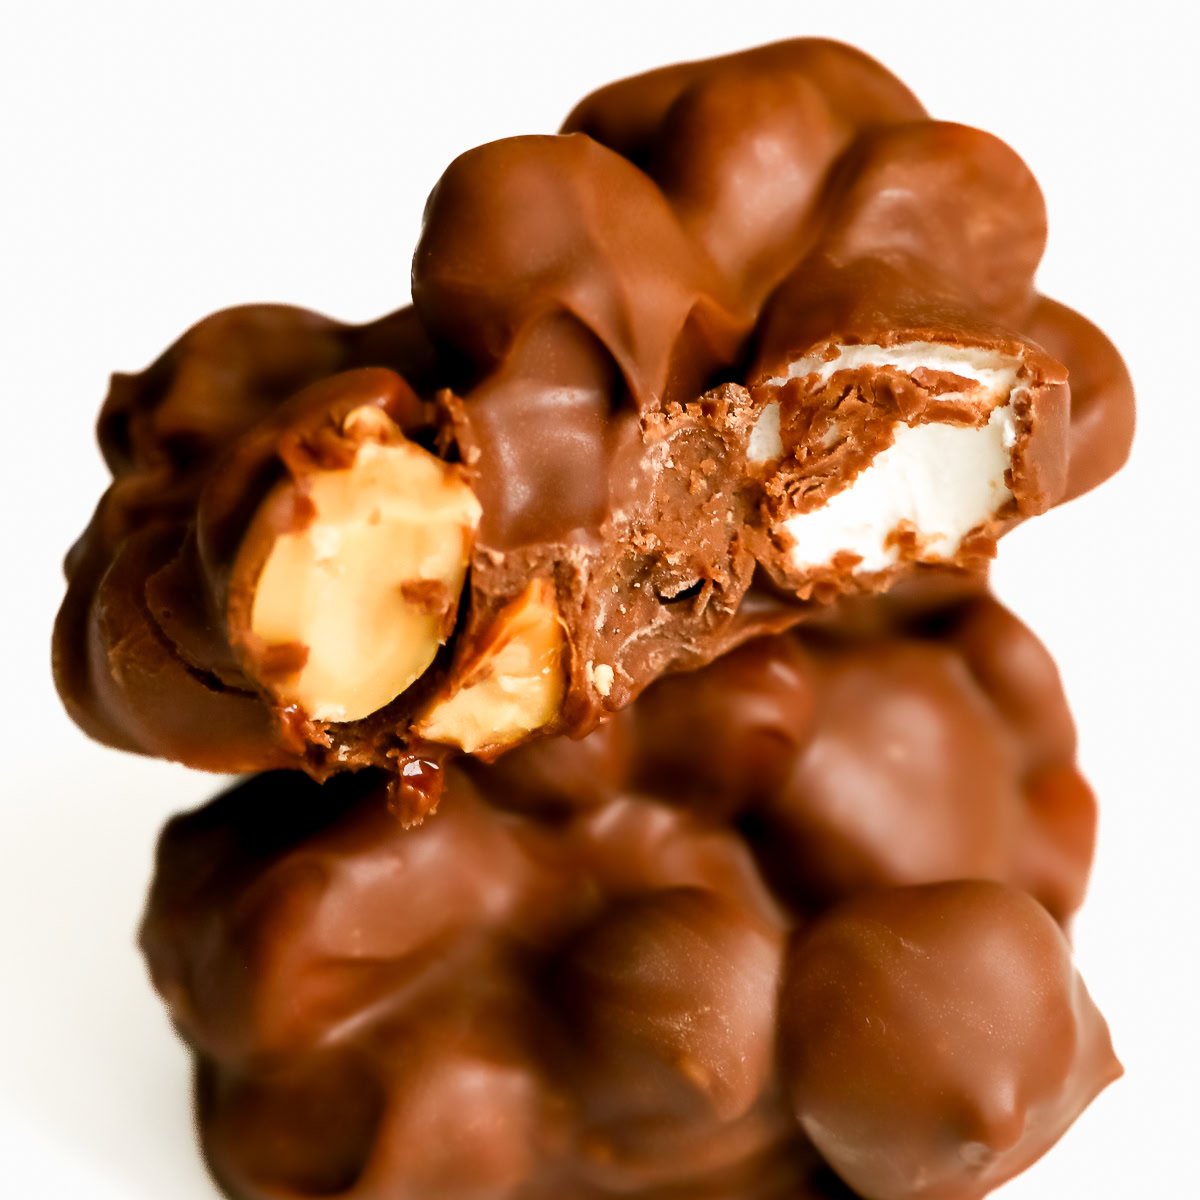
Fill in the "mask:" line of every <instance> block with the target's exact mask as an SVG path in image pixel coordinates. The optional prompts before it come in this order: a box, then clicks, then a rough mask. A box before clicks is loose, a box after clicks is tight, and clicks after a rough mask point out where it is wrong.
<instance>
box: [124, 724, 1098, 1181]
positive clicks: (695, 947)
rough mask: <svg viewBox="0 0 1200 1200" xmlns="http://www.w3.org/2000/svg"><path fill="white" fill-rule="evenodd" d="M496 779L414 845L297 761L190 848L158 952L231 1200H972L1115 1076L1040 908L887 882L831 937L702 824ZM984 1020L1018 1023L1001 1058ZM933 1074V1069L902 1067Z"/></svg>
mask: <svg viewBox="0 0 1200 1200" xmlns="http://www.w3.org/2000/svg"><path fill="white" fill-rule="evenodd" d="M637 711H638V707H637V706H635V708H634V710H633V712H634V713H635V714H636V712H637ZM550 744H552V743H550V742H537V743H531V745H530V746H529V747H528V748H527V749H526V750H525V751H522V752H519V753H520V754H523V755H526V756H528V755H530V754H533V753H535V752H536V751H538V750H540V749H542V748H543V747H545V746H547V745H550ZM508 757H509V758H513V757H517V756H516V755H511V756H508ZM505 761H507V759H506V760H505ZM473 774H474V775H475V777H476V778H475V779H474V781H472V780H471V779H469V778H468V777H467V776H466V775H465V774H464V773H462V772H461V771H459V770H458V769H457V768H453V767H452V768H450V770H449V772H448V777H447V788H446V791H447V794H446V798H445V805H444V811H443V812H442V813H440V814H439V815H438V816H437V817H436V818H435V819H432V820H430V821H427V822H425V823H424V824H423V825H422V826H421V827H419V828H417V829H408V830H406V829H404V828H402V826H401V825H400V823H399V822H398V821H397V820H396V819H395V817H394V815H393V814H392V813H391V812H390V811H389V806H388V803H387V789H386V781H385V777H384V776H382V775H380V774H378V773H373V772H363V773H360V774H358V775H354V776H345V775H344V776H340V777H338V778H337V779H335V780H332V781H330V782H328V783H326V784H325V785H323V786H321V785H317V784H314V783H313V782H311V781H310V780H309V779H307V778H306V777H305V776H303V775H301V774H297V773H274V774H267V775H261V776H258V777H256V778H254V779H252V780H250V781H249V782H247V783H245V784H242V785H241V786H240V787H238V788H235V789H234V790H232V791H231V792H229V793H227V794H226V795H224V796H222V797H220V798H219V799H218V800H216V801H214V802H213V803H211V804H209V805H208V806H207V807H205V808H203V809H200V810H198V811H197V812H195V813H191V814H188V815H186V816H183V817H179V818H176V819H175V820H174V821H172V822H171V824H170V825H169V826H168V827H167V829H166V831H165V832H164V834H163V837H162V840H161V842H160V846H159V852H158V863H157V872H156V876H155V881H154V884H153V886H152V889H151V893H150V898H149V903H148V907H147V912H146V917H145V920H144V924H143V928H142V938H141V941H142V947H143V950H144V952H145V954H146V958H147V961H148V964H149V967H150V971H151V975H152V978H153V981H154V984H155V986H156V988H157V989H158V991H159V992H160V994H161V995H162V997H163V999H164V1000H165V1002H166V1004H167V1006H168V1009H169V1011H170V1014H171V1017H172V1019H173V1021H174V1022H175V1025H176V1027H177V1028H178V1030H179V1032H180V1033H181V1035H182V1036H183V1037H184V1039H185V1040H186V1041H187V1043H188V1044H189V1046H190V1047H191V1048H192V1050H193V1052H194V1054H195V1057H196V1068H197V1073H196V1100H197V1113H198V1119H199V1129H200V1134H201V1139H202V1142H203V1146H204V1150H205V1153H206V1155H207V1157H208V1160H209V1163H210V1166H211V1168H212V1170H213V1173H214V1175H215V1177H216V1178H217V1180H218V1181H219V1182H220V1184H221V1185H222V1187H223V1188H224V1189H225V1190H226V1191H227V1192H228V1193H229V1194H230V1195H231V1196H234V1197H239V1198H241V1200H258V1198H260V1197H264V1198H265V1197H280V1196H284V1195H286V1196H289V1197H302V1196H318V1195H327V1194H332V1193H336V1194H338V1195H344V1196H347V1197H362V1198H364V1200H365V1198H367V1197H379V1196H387V1197H389V1198H390V1197H408V1196H411V1197H413V1198H414V1200H415V1198H417V1197H429V1196H444V1197H446V1200H452V1198H453V1200H457V1198H458V1197H462V1196H481V1197H483V1196H486V1197H519V1198H521V1200H525V1198H531V1200H543V1198H545V1200H550V1198H551V1197H557V1196H564V1195H566V1196H579V1197H584V1198H588V1200H590V1198H593V1197H595V1198H597V1200H598V1198H599V1197H605V1196H616V1195H622V1196H634V1197H638V1198H639V1200H667V1198H668V1197H673V1198H678V1200H683V1197H712V1198H713V1200H716V1198H718V1197H721V1198H728V1200H747V1198H748V1197H761V1198H762V1200H785V1198H787V1197H791V1198H792V1200H795V1197H801V1198H806V1197H811V1198H813V1200H816V1198H819V1197H828V1198H837V1197H851V1196H854V1195H860V1194H861V1195H864V1196H867V1197H876V1196H879V1197H891V1196H893V1195H897V1196H899V1195H910V1194H911V1195H918V1194H924V1193H919V1192H913V1191H904V1190H896V1186H897V1185H896V1184H895V1182H894V1179H893V1175H894V1174H895V1173H896V1172H899V1174H900V1177H901V1179H903V1178H906V1177H907V1176H906V1174H905V1173H906V1172H908V1171H910V1169H911V1170H912V1171H915V1172H919V1171H920V1170H922V1169H927V1170H928V1172H929V1173H930V1176H931V1178H933V1177H936V1178H937V1180H938V1184H939V1188H940V1189H941V1190H938V1191H936V1192H930V1193H929V1194H930V1195H931V1196H934V1195H936V1196H946V1197H955V1198H958V1197H960V1196H961V1197H963V1198H964V1200H967V1198H969V1197H975V1196H978V1195H982V1194H983V1191H984V1190H986V1188H985V1185H986V1186H993V1185H994V1184H996V1183H998V1182H1000V1180H1001V1179H1003V1178H1007V1177H1008V1175H1010V1174H1012V1173H1013V1172H1014V1171H1015V1170H1017V1169H1020V1167H1022V1166H1024V1165H1025V1164H1026V1163H1027V1162H1029V1161H1031V1160H1032V1158H1033V1157H1036V1155H1037V1154H1040V1153H1041V1152H1042V1151H1043V1150H1044V1149H1046V1148H1047V1146H1048V1145H1049V1144H1050V1143H1051V1142H1052V1141H1053V1140H1054V1139H1055V1138H1056V1137H1057V1136H1058V1135H1059V1134H1060V1133H1061V1132H1062V1130H1063V1129H1064V1128H1065V1127H1066V1125H1067V1124H1068V1123H1069V1121H1070V1120H1071V1119H1072V1118H1073V1117H1074V1116H1075V1115H1076V1114H1077V1112H1078V1111H1079V1110H1080V1109H1081V1108H1082V1107H1083V1106H1084V1105H1085V1104H1086V1102H1087V1101H1088V1100H1089V1099H1090V1098H1091V1096H1092V1095H1094V1093H1095V1092H1096V1091H1097V1090H1098V1089H1099V1087H1100V1086H1101V1085H1102V1084H1103V1083H1104V1082H1107V1081H1108V1080H1109V1079H1110V1078H1112V1077H1113V1074H1114V1072H1115V1071H1116V1067H1115V1063H1114V1060H1113V1059H1112V1058H1111V1051H1110V1050H1109V1048H1108V1043H1107V1035H1106V1033H1105V1031H1104V1028H1103V1024H1102V1022H1101V1021H1100V1018H1099V1017H1098V1015H1097V1014H1096V1013H1095V1011H1094V1009H1092V1008H1091V1006H1090V1002H1089V1001H1088V1000H1087V998H1086V993H1084V992H1083V991H1082V985H1080V984H1079V983H1078V981H1077V978H1076V977H1075V976H1074V975H1073V973H1072V972H1071V970H1070V964H1069V954H1068V951H1067V948H1066V943H1065V941H1063V939H1062V936H1061V934H1059V932H1058V931H1057V928H1056V927H1055V926H1054V924H1053V922H1052V920H1051V918H1050V917H1049V915H1047V914H1046V913H1045V912H1044V910H1043V909H1042V908H1041V907H1040V906H1039V905H1038V904H1037V903H1036V902H1035V901H1034V900H1033V899H1032V898H1028V897H1025V896H1024V895H1023V894H1020V893H1018V892H1017V891H1016V890H1014V889H1011V888H1008V887H1006V886H1003V885H999V884H987V883H970V884H965V883H954V884H946V885H936V886H930V887H919V888H904V889H893V890H884V891H878V890H874V891H870V892H868V893H867V894H866V895H865V898H864V899H862V900H856V899H851V900H849V901H845V902H843V903H841V904H839V905H835V906H834V907H833V908H831V909H827V910H825V912H824V913H823V914H822V915H820V916H817V917H816V918H815V919H814V918H813V917H812V916H810V915H807V913H802V912H800V911H799V910H798V909H793V910H792V911H791V912H790V913H789V912H788V911H787V910H785V909H781V908H780V907H779V906H777V904H776V903H775V902H774V901H773V900H772V899H771V898H770V896H769V894H768V892H767V890H766V888H765V887H764V886H763V882H762V880H761V879H760V878H759V876H758V874H757V872H756V870H755V866H754V862H753V858H752V856H751V855H750V853H749V851H748V848H747V847H746V846H745V845H744V844H743V843H742V842H741V840H740V839H739V838H738V837H737V836H736V834H734V833H733V832H732V831H731V830H729V829H727V828H722V827H721V826H719V825H715V824H712V823H710V822H708V821H706V820H704V819H702V818H699V817H697V816H694V815H691V814H688V813H685V812H682V811H680V809H679V808H678V807H675V808H668V807H665V806H663V805H662V804H660V803H658V802H657V801H655V800H652V799H649V798H647V797H645V796H644V795H642V794H638V793H637V792H635V791H631V790H629V789H628V788H613V789H612V790H611V791H610V792H609V794H608V797H607V800H606V801H605V802H604V803H602V804H600V805H599V806H595V805H592V806H590V807H589V806H584V807H580V808H578V809H576V810H575V811H574V812H566V811H563V810H560V811H558V812H556V813H555V812H549V811H543V812H541V813H540V815H530V814H531V813H534V812H536V811H537V810H538V808H539V806H540V804H541V801H534V802H533V803H529V802H526V801H525V800H524V798H523V797H521V796H518V795H514V792H515V791H517V790H519V787H520V784H519V779H518V777H517V776H516V775H514V774H513V773H509V774H507V775H500V774H497V773H496V768H495V767H489V766H486V765H476V766H475V767H474V768H473ZM918 835H919V831H918V834H914V837H915V836H918ZM880 928H883V929H885V931H891V930H893V929H894V930H895V931H897V932H896V933H895V936H894V937H893V936H892V934H891V933H890V932H889V933H888V934H887V936H886V937H884V939H883V941H882V942H880V941H879V937H880V934H879V933H878V932H877V931H878V930H879V929H880ZM789 930H790V931H791V936H792V939H793V943H794V945H793V949H792V951H791V955H790V962H789V965H788V967H787V970H786V973H783V974H781V964H782V961H783V957H784V940H785V937H786V935H787V934H788V932H789ZM913 946H916V947H917V950H918V951H920V952H921V953H920V954H918V955H917V958H916V961H915V962H914V963H909V962H908V961H907V960H906V959H905V958H904V955H905V954H906V953H908V951H906V950H905V949H904V947H909V948H910V949H911V948H912V947H913ZM913 953H916V951H914V952H913ZM897 956H899V957H897ZM997 964H999V966H997ZM1005 970H1010V971H1011V972H1012V974H1011V976H1005V975H1004V972H1005ZM1005 979H1007V982H1004V980H1005ZM781 986H782V989H783V990H782V999H780V995H781V992H780V988H781ZM839 988H840V989H842V990H841V991H839V990H838V989H839ZM847 988H848V989H850V990H849V991H848V992H846V991H845V989H847ZM781 1005H782V1007H780V1006H781ZM864 1006H865V1008H866V1011H867V1013H874V1012H877V1011H878V1012H882V1013H883V1015H884V1017H885V1028H884V1029H882V1030H880V1029H877V1028H876V1027H875V1026H873V1025H872V1024H871V1023H870V1022H865V1021H864V1020H863V1012H862V1009H863V1007H864ZM979 1012H984V1013H985V1014H986V1015H987V1019H989V1020H990V1021H991V1022H992V1024H993V1026H995V1027H999V1028H1002V1029H1004V1030H1005V1031H1007V1032H1006V1033H1005V1036H1004V1037H1003V1038H1000V1039H999V1040H996V1041H994V1042H993V1041H992V1040H990V1039H987V1038H984V1039H983V1041H982V1042H981V1043H979V1044H977V1038H978V1034H977V1028H978V1027H977V1026H976V1025H973V1024H971V1023H970V1021H969V1018H970V1014H972V1013H976V1014H977V1013H979ZM947 1014H949V1017H948V1016H947ZM947 1020H949V1021H950V1029H951V1031H952V1032H953V1033H954V1034H955V1037H956V1039H957V1040H956V1041H955V1043H954V1045H953V1046H952V1047H951V1049H950V1051H947V1050H946V1049H945V1043H944V1039H943V1040H939V1038H940V1036H941V1034H942V1033H943V1027H944V1025H945V1022H946V1021H947ZM777 1032H778V1034H781V1035H782V1037H783V1039H784V1040H783V1042H782V1044H781V1043H780V1042H779V1041H778V1037H777ZM889 1037H890V1038H892V1039H894V1043H895V1044H893V1042H889V1041H888V1040H887V1039H888V1038H889ZM881 1039H882V1043H881ZM883 1043H886V1044H883ZM881 1050H882V1051H887V1053H880V1051H881ZM959 1051H961V1056H960V1057H955V1054H956V1053H957V1052H959ZM889 1055H890V1056H891V1057H889ZM906 1055H907V1056H909V1057H911V1058H912V1059H913V1060H914V1063H919V1062H921V1061H922V1060H923V1059H924V1058H925V1057H929V1060H930V1063H931V1064H932V1070H933V1072H934V1074H933V1075H932V1076H929V1075H928V1071H929V1068H927V1069H926V1074H925V1075H923V1074H922V1071H921V1070H916V1069H915V1068H912V1069H908V1070H904V1071H901V1072H900V1073H899V1074H898V1075H897V1076H896V1078H892V1077H891V1076H889V1075H888V1071H889V1069H890V1068H889V1066H888V1064H889V1063H891V1062H895V1061H899V1060H901V1059H903V1058H904V1056H906ZM927 1077H928V1083H926V1079H927ZM1009 1084H1012V1087H1011V1088H1010V1087H1009ZM864 1094H865V1097H866V1098H865V1099H864ZM947 1096H949V1097H950V1098H949V1099H947ZM1006 1096H1007V1097H1009V1098H1010V1099H1011V1100H1012V1104H1013V1105H1016V1106H1018V1107H1017V1108H1010V1109H1006V1108H1003V1101H1004V1097H1006ZM789 1097H790V1099H789ZM959 1100H961V1103H959ZM793 1106H794V1114H793ZM998 1106H1000V1107H998ZM1026 1113H1028V1114H1029V1117H1030V1119H1029V1122H1028V1123H1027V1124H1023V1121H1024V1117H1025V1114H1026ZM797 1118H798V1119H799V1125H798V1124H797ZM956 1121H961V1122H966V1124H965V1125H956V1124H955V1122H956ZM1022 1130H1025V1132H1024V1133H1022ZM831 1131H832V1132H831ZM1010 1135H1011V1136H1010ZM810 1138H811V1139H812V1142H815V1143H816V1145H817V1147H818V1148H820V1149H821V1151H822V1153H823V1154H824V1155H825V1156H826V1158H827V1159H828V1160H829V1162H830V1163H831V1164H832V1165H833V1166H834V1167H835V1168H836V1170H837V1171H838V1172H840V1173H841V1175H842V1176H843V1177H844V1179H845V1180H846V1181H847V1182H848V1184H849V1185H850V1186H849V1187H847V1186H846V1184H844V1183H839V1182H838V1181H837V1180H836V1179H835V1178H834V1177H833V1176H832V1175H831V1174H830V1173H829V1172H828V1170H827V1169H826V1168H825V1167H824V1166H823V1165H822V1162H821V1159H820V1157H819V1156H818V1155H817V1154H815V1153H814V1150H813V1145H812V1142H810V1140H809V1139H810ZM960 1142H962V1143H965V1144H966V1146H967V1149H966V1152H965V1154H964V1153H963V1152H961V1151H960V1149H959V1143H960ZM1013 1143H1015V1145H1014V1144H1013ZM872 1148H879V1150H880V1154H879V1156H877V1157H873V1156H872ZM993 1150H994V1153H993ZM864 1163H865V1164H866V1165H865V1166H864V1165H863V1164H864ZM881 1164H882V1165H881ZM964 1164H965V1166H964ZM968 1168H969V1169H968ZM889 1172H891V1173H892V1174H889ZM881 1173H882V1174H881ZM880 1179H882V1180H883V1182H882V1183H881V1182H880ZM851 1189H854V1190H851ZM888 1189H891V1190H888Z"/></svg>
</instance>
